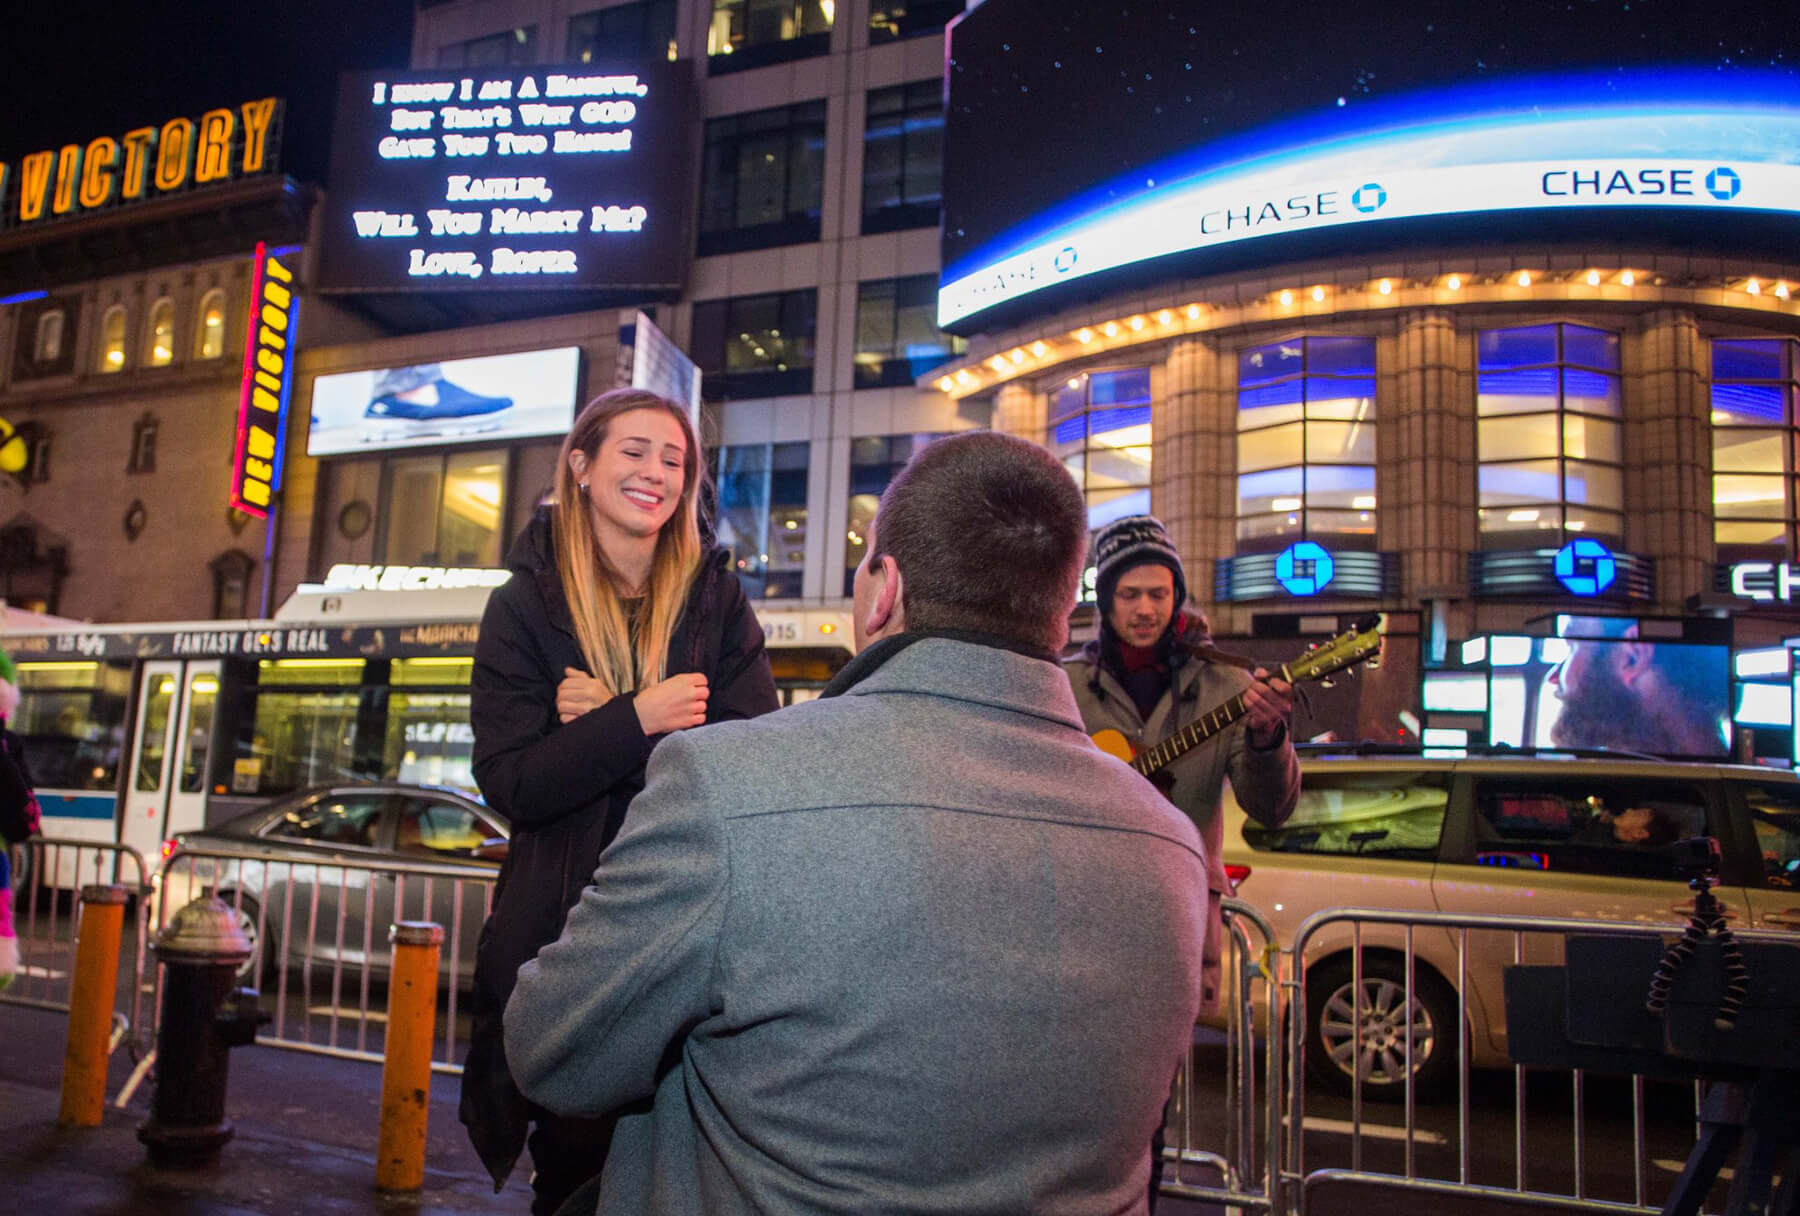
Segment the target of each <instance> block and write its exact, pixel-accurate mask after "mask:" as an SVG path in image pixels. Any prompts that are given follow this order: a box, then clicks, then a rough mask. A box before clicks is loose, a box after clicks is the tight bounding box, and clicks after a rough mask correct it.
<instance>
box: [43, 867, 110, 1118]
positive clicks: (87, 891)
mask: <svg viewBox="0 0 1800 1216" xmlns="http://www.w3.org/2000/svg"><path fill="white" fill-rule="evenodd" d="M124 923H125V888H124V887H120V886H91V887H83V888H82V889H81V920H80V923H79V927H78V929H77V934H76V949H75V983H74V987H73V989H72V990H71V992H70V996H69V1037H68V1043H67V1045H66V1046H65V1047H64V1049H63V1085H62V1109H61V1112H60V1113H59V1114H58V1116H57V1121H58V1122H59V1123H62V1124H63V1125H64V1126H68V1127H99V1126H100V1119H101V1116H102V1115H103V1114H104V1113H105V1110H106V1060H107V1056H108V1055H109V1054H110V1053H109V1051H108V1046H109V1042H110V1039H111V1036H112V1024H113V1016H112V1015H113V998H114V996H115V995H116V993H117V989H118V981H119V936H120V930H121V928H122V927H123V926H124Z"/></svg>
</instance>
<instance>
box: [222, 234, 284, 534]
mask: <svg viewBox="0 0 1800 1216" xmlns="http://www.w3.org/2000/svg"><path fill="white" fill-rule="evenodd" d="M283 256H284V257H285V256H286V255H285V252H284V254H283ZM294 304H295V300H294V272H293V271H292V270H291V269H289V268H288V266H287V264H286V263H285V262H284V261H283V260H282V258H281V257H277V256H276V255H275V254H273V253H271V252H269V250H268V248H267V247H266V246H264V245H261V244H258V245H257V247H256V269H255V273H254V274H253V276H252V278H251V281H250V331H249V333H248V334H247V335H246V336H245V338H244V378H243V383H242V385H241V387H240V389H239V392H238V419H237V446H236V448H235V450H234V455H233V457H232V462H231V505H232V506H234V507H236V508H237V509H238V510H240V511H243V512H246V513H247V514H250V515H254V516H256V517H257V518H258V519H267V518H268V517H269V504H270V503H271V502H272V501H274V497H275V491H276V490H278V489H280V488H281V455H282V449H283V447H284V446H285V438H284V432H285V431H286V430H287V403H288V395H289V391H290V389H291V388H292V385H293V380H294V359H293V352H292V350H291V349H290V347H289V345H288V339H289V337H290V335H291V334H292V333H293V329H294Z"/></svg>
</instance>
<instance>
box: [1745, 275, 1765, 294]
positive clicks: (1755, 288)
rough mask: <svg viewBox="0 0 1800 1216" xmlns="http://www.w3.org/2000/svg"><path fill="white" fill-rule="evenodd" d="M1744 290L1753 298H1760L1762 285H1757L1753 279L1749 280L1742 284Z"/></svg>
mask: <svg viewBox="0 0 1800 1216" xmlns="http://www.w3.org/2000/svg"><path fill="white" fill-rule="evenodd" d="M1744 290H1745V291H1747V292H1749V293H1750V294H1751V295H1753V296H1760V295H1761V294H1762V284H1761V283H1758V282H1757V281H1756V280H1755V279H1751V280H1750V281H1749V282H1748V283H1745V284H1744Z"/></svg>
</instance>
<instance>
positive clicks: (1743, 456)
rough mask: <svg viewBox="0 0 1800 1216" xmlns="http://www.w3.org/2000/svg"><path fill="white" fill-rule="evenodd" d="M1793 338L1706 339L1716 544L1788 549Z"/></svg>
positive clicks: (1763, 549)
mask: <svg viewBox="0 0 1800 1216" xmlns="http://www.w3.org/2000/svg"><path fill="white" fill-rule="evenodd" d="M1795 345H1796V344H1795V342H1794V340H1793V339H1791V338H1768V339H1724V338H1721V339H1719V340H1717V341H1715V342H1714V343H1713V344H1712V423H1713V432H1712V435H1713V540H1714V541H1715V542H1716V543H1717V544H1718V545H1720V546H1721V547H1726V546H1730V547H1735V548H1743V549H1754V550H1759V551H1761V552H1765V553H1766V552H1769V551H1771V550H1780V551H1782V552H1792V551H1793V527H1794V515H1795V509H1794V474H1795V472H1796V469H1795V455H1794V447H1795V443H1796V432H1795V427H1794V401H1795V396H1796V394H1797V393H1800V385H1797V384H1796V380H1797V379H1800V373H1797V370H1796V360H1795V357H1794V352H1795Z"/></svg>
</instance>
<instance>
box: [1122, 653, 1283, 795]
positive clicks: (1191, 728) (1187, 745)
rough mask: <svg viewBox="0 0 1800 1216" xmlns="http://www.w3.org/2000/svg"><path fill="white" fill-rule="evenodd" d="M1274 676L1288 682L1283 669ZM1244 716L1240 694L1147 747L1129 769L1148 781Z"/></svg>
mask: <svg viewBox="0 0 1800 1216" xmlns="http://www.w3.org/2000/svg"><path fill="white" fill-rule="evenodd" d="M1275 674H1276V675H1277V676H1279V677H1280V678H1281V679H1284V680H1286V679H1289V678H1290V677H1289V676H1288V670H1287V668H1286V667H1285V666H1284V667H1282V668H1281V669H1280V670H1279V671H1277V672H1276V673H1275ZM1247 712H1248V707H1247V706H1246V705H1245V703H1244V694H1243V693H1241V692H1240V693H1239V694H1238V695H1237V696H1235V697H1233V698H1231V700H1229V701H1227V702H1225V704H1223V705H1221V706H1219V707H1218V708H1217V709H1215V710H1212V711H1210V712H1208V713H1204V714H1201V715H1200V716H1199V717H1198V718H1195V719H1194V720H1193V721H1192V722H1190V723H1188V724H1187V725H1186V726H1184V727H1182V728H1181V729H1180V730H1178V731H1176V732H1175V733H1174V734H1172V735H1170V736H1169V737H1168V738H1167V739H1164V740H1163V741H1162V742H1161V743H1158V744H1157V745H1156V746H1155V747H1147V748H1145V749H1144V750H1143V751H1141V752H1139V753H1138V754H1137V756H1136V758H1135V759H1133V760H1132V762H1131V767H1132V768H1134V769H1136V770H1137V771H1138V772H1140V773H1142V774H1143V775H1144V776H1146V777H1148V776H1149V775H1150V774H1152V773H1154V772H1156V771H1157V770H1158V769H1161V768H1166V767H1167V766H1169V765H1171V764H1173V763H1175V761H1177V760H1179V759H1181V757H1183V756H1185V755H1187V753H1189V752H1190V751H1193V750H1194V749H1195V748H1196V747H1199V746H1200V745H1201V744H1202V743H1205V742H1206V741H1207V740H1208V739H1210V738H1212V737H1213V736H1214V735H1216V734H1218V733H1219V732H1220V731H1222V730H1224V729H1225V728H1226V727H1227V726H1230V725H1231V724H1232V723H1233V722H1236V721H1237V720H1238V719H1239V718H1241V717H1243V716H1244V714H1245V713H1247Z"/></svg>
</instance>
